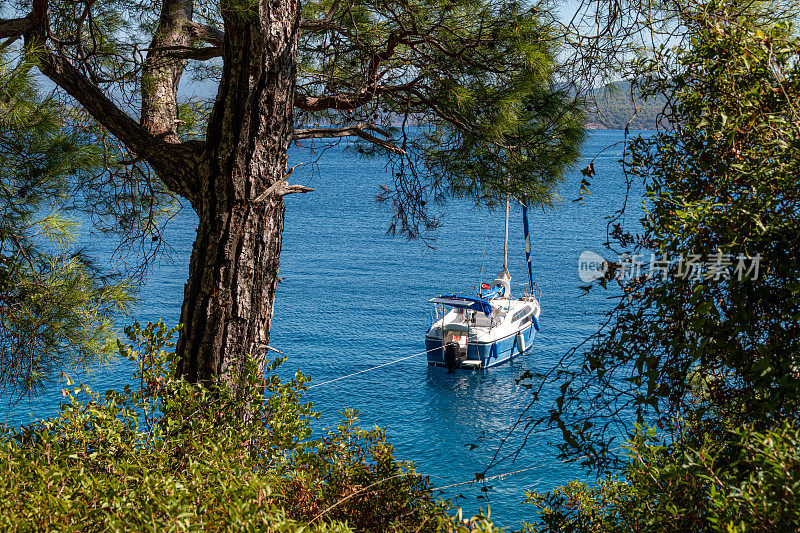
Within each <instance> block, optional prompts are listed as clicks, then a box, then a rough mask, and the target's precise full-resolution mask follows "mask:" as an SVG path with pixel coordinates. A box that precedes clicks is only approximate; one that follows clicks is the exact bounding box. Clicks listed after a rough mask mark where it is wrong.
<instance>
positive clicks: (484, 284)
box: [481, 283, 489, 291]
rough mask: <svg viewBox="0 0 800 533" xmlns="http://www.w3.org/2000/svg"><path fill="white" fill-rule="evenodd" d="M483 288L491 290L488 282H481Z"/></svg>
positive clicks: (483, 289)
mask: <svg viewBox="0 0 800 533" xmlns="http://www.w3.org/2000/svg"><path fill="white" fill-rule="evenodd" d="M481 290H482V291H488V290H489V284H488V283H481Z"/></svg>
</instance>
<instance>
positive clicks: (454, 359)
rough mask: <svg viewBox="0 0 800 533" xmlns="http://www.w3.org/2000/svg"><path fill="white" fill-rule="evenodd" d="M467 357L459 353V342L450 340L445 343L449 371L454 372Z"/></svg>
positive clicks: (445, 356)
mask: <svg viewBox="0 0 800 533" xmlns="http://www.w3.org/2000/svg"><path fill="white" fill-rule="evenodd" d="M464 359H465V357H462V356H461V355H460V354H459V353H458V344H456V343H455V342H448V343H447V344H445V345H444V364H445V366H446V367H447V372H448V373H450V372H453V371H454V370H455V369H456V368H458V366H459V365H460V364H461V361H463V360H464Z"/></svg>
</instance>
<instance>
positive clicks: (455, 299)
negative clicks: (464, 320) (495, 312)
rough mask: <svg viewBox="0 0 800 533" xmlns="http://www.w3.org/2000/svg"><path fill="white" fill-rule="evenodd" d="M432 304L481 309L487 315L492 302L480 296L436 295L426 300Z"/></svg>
mask: <svg viewBox="0 0 800 533" xmlns="http://www.w3.org/2000/svg"><path fill="white" fill-rule="evenodd" d="M428 301H429V302H430V303H432V304H444V305H449V306H451V307H460V308H463V309H472V310H473V311H482V312H483V314H485V315H486V316H489V315H490V314H491V312H492V304H490V303H489V302H487V301H486V300H483V299H481V298H471V297H469V296H456V295H455V294H451V295H450V296H438V297H436V298H431V299H430V300H428Z"/></svg>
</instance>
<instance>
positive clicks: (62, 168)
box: [0, 50, 130, 395]
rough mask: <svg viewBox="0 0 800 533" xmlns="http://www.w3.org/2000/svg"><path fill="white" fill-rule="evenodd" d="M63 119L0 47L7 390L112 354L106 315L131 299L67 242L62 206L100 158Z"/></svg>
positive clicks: (0, 271)
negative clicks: (76, 184)
mask: <svg viewBox="0 0 800 533" xmlns="http://www.w3.org/2000/svg"><path fill="white" fill-rule="evenodd" d="M64 120H65V111H64V110H63V108H61V107H60V106H59V105H58V103H57V102H55V101H53V100H52V99H48V98H41V97H40V96H39V94H38V91H37V88H36V86H35V84H34V82H33V79H32V75H31V66H30V65H28V64H25V63H17V64H14V63H13V62H12V61H11V58H10V54H8V53H6V52H4V51H3V50H0V214H1V215H2V217H1V218H0V383H2V386H4V387H7V391H8V393H9V394H10V395H14V394H28V393H31V392H34V391H35V390H36V389H37V388H38V387H40V386H41V385H42V384H43V383H44V382H46V381H47V380H50V379H53V378H55V377H58V376H59V375H60V374H61V373H62V372H64V371H66V370H67V369H69V368H75V366H76V365H78V364H80V365H87V364H89V363H92V362H97V361H100V362H102V361H104V360H106V359H107V358H108V357H109V356H111V355H113V353H114V352H115V346H114V345H113V343H111V344H109V343H108V342H106V341H107V339H109V338H111V337H113V333H114V327H113V323H112V319H113V318H114V317H115V316H116V315H118V314H119V313H120V312H123V311H125V310H126V309H127V307H128V304H129V302H130V296H129V293H128V288H129V287H128V284H127V283H126V282H125V281H124V280H123V281H116V282H115V281H114V280H110V279H107V278H103V277H101V276H100V275H99V274H98V272H97V271H96V270H95V269H94V268H93V267H92V265H91V264H90V262H89V261H88V259H87V258H86V257H85V256H84V255H82V254H81V253H79V252H78V251H77V250H76V249H75V248H74V246H73V243H74V241H75V238H76V231H77V222H76V221H75V220H74V219H71V218H68V217H67V216H65V214H64V209H65V207H66V206H67V204H68V203H69V202H70V201H71V198H70V195H71V193H72V183H73V180H76V179H80V178H81V176H84V175H86V174H90V173H92V172H95V171H96V169H97V168H98V166H99V165H100V157H99V151H98V150H97V149H96V148H95V147H94V146H93V144H92V143H91V141H90V140H89V139H88V138H86V137H85V136H83V135H82V134H81V133H80V132H78V131H74V130H73V131H70V130H68V129H66V128H65V127H64Z"/></svg>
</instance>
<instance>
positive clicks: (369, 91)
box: [294, 32, 411, 111]
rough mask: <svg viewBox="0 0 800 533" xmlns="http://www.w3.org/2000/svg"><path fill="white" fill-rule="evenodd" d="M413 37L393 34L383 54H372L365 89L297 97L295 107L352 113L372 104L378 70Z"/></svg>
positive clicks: (404, 33)
mask: <svg viewBox="0 0 800 533" xmlns="http://www.w3.org/2000/svg"><path fill="white" fill-rule="evenodd" d="M409 35H411V33H409V32H403V33H401V34H391V35H390V36H389V40H388V41H387V43H386V49H385V50H384V51H383V52H380V53H376V54H372V57H371V58H370V61H369V67H368V68H367V77H366V78H367V79H366V83H365V84H364V87H363V88H361V89H360V90H358V91H355V92H352V93H345V94H332V95H326V96H305V95H296V96H295V98H294V105H295V107H297V108H299V109H302V110H303V111H324V110H326V109H336V110H339V111H350V110H353V109H356V108H359V107H361V106H363V105H365V104H367V103H368V102H370V101H371V100H372V99H373V98H374V97H375V95H376V94H377V93H378V79H379V78H380V76H379V74H378V69H379V68H380V66H381V64H382V63H383V62H384V61H386V60H388V59H390V58H391V57H392V56H393V55H394V51H395V49H396V48H397V45H399V44H400V43H402V42H403V40H404V39H405V38H406V37H408V36H409Z"/></svg>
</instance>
